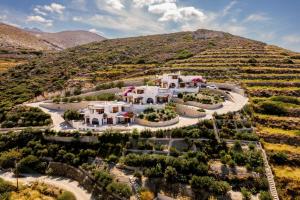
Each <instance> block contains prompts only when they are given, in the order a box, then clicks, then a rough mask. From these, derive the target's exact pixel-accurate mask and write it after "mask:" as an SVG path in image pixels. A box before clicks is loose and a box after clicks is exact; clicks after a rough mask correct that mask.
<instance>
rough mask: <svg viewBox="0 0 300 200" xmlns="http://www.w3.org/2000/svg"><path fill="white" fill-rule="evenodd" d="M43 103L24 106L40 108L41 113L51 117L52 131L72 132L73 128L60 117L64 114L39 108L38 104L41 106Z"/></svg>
mask: <svg viewBox="0 0 300 200" xmlns="http://www.w3.org/2000/svg"><path fill="white" fill-rule="evenodd" d="M43 103H44V102H43V101H42V102H36V103H28V104H25V105H26V106H30V107H37V108H40V109H41V110H42V111H44V112H45V113H47V114H49V115H50V116H51V119H52V122H53V127H52V130H55V131H61V130H72V129H73V128H72V127H71V126H70V125H68V124H67V123H66V122H65V120H64V118H63V117H62V115H63V114H64V113H63V112H62V111H57V110H49V109H47V108H43V107H41V106H40V104H43Z"/></svg>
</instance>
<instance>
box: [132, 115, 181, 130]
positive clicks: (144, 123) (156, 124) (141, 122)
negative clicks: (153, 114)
mask: <svg viewBox="0 0 300 200" xmlns="http://www.w3.org/2000/svg"><path fill="white" fill-rule="evenodd" d="M135 122H136V123H137V124H139V125H142V126H149V127H163V126H170V125H173V124H177V123H178V122H179V116H177V117H175V118H174V119H171V120H168V121H161V122H150V121H148V120H144V119H140V118H135Z"/></svg>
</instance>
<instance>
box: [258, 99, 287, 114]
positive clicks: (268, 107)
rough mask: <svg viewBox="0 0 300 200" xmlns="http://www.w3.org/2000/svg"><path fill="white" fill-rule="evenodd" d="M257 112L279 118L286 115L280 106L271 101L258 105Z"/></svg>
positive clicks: (284, 109) (285, 110) (285, 111)
mask: <svg viewBox="0 0 300 200" xmlns="http://www.w3.org/2000/svg"><path fill="white" fill-rule="evenodd" d="M259 112H261V113H263V114H267V115H279V116H281V115H285V114H286V113H287V109H286V108H285V107H284V106H282V105H281V104H278V103H275V102H272V101H264V102H262V103H260V104H259Z"/></svg>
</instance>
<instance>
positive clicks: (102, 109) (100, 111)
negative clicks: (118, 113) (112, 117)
mask: <svg viewBox="0 0 300 200" xmlns="http://www.w3.org/2000/svg"><path fill="white" fill-rule="evenodd" d="M96 112H97V113H98V114H103V113H104V108H101V109H96Z"/></svg>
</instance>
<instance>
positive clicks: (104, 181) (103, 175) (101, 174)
mask: <svg viewBox="0 0 300 200" xmlns="http://www.w3.org/2000/svg"><path fill="white" fill-rule="evenodd" d="M93 174H94V177H95V179H96V180H97V181H98V182H99V183H100V184H101V185H102V186H103V187H106V186H107V185H109V184H110V183H112V181H113V177H112V176H111V175H110V174H109V173H108V172H106V171H103V170H95V171H94V172H93Z"/></svg>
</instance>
